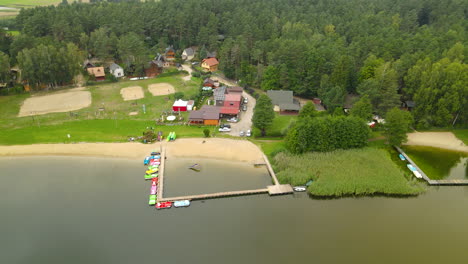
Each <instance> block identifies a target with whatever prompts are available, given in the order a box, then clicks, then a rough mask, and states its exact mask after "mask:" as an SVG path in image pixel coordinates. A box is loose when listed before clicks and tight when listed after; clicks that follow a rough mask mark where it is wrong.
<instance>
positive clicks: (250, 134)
mask: <svg viewBox="0 0 468 264" xmlns="http://www.w3.org/2000/svg"><path fill="white" fill-rule="evenodd" d="M245 135H246V136H248V137H250V136H252V132H251V131H250V129H249V130H247V132H246V133H245Z"/></svg>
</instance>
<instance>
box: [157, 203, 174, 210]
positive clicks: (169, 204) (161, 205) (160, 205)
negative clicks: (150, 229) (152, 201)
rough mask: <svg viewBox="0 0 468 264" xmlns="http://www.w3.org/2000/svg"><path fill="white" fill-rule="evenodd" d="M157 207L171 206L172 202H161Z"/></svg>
mask: <svg viewBox="0 0 468 264" xmlns="http://www.w3.org/2000/svg"><path fill="white" fill-rule="evenodd" d="M155 207H156V209H164V208H171V207H172V202H160V203H157V204H156V206H155Z"/></svg>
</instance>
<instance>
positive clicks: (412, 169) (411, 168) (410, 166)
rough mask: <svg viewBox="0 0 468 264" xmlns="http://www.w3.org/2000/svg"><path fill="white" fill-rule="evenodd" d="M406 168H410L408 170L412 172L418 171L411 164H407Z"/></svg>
mask: <svg viewBox="0 0 468 264" xmlns="http://www.w3.org/2000/svg"><path fill="white" fill-rule="evenodd" d="M406 167H408V169H410V171H416V170H417V169H416V168H415V167H414V166H413V165H411V164H406Z"/></svg>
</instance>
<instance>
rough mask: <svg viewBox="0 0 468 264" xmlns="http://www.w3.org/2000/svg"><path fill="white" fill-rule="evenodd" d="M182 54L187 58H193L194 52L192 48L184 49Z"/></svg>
mask: <svg viewBox="0 0 468 264" xmlns="http://www.w3.org/2000/svg"><path fill="white" fill-rule="evenodd" d="M184 53H185V55H187V56H193V55H194V54H195V51H194V50H193V49H192V48H186V49H184Z"/></svg>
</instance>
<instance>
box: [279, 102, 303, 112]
mask: <svg viewBox="0 0 468 264" xmlns="http://www.w3.org/2000/svg"><path fill="white" fill-rule="evenodd" d="M279 108H280V109H281V110H290V111H299V110H301V106H300V105H299V104H294V103H292V104H279Z"/></svg>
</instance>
